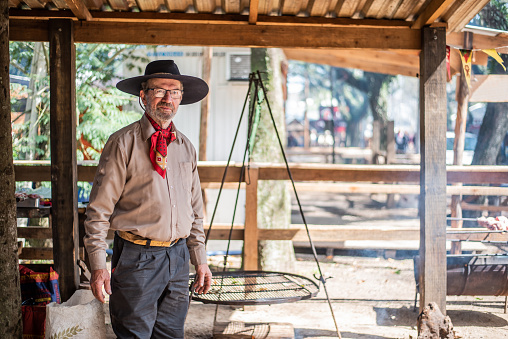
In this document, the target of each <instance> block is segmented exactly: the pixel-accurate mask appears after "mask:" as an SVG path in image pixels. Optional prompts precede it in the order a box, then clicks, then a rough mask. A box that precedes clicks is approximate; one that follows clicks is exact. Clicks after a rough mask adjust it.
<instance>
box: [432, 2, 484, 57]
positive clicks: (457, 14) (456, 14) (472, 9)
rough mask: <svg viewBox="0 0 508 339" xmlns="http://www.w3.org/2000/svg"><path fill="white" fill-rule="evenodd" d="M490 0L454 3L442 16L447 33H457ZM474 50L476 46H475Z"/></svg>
mask: <svg viewBox="0 0 508 339" xmlns="http://www.w3.org/2000/svg"><path fill="white" fill-rule="evenodd" d="M489 1H490V0H476V1H456V2H455V3H454V5H457V6H458V7H454V6H450V9H449V10H448V11H446V13H445V14H444V15H443V16H442V19H443V21H446V22H448V24H449V25H448V31H449V32H459V31H460V30H462V29H463V28H464V26H465V25H467V24H468V23H469V22H470V21H471V20H472V19H473V18H474V17H475V15H476V14H478V12H479V11H480V10H481V9H482V8H483V7H485V5H487V3H489ZM475 48H476V46H475Z"/></svg>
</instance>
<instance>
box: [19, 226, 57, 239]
mask: <svg viewBox="0 0 508 339" xmlns="http://www.w3.org/2000/svg"><path fill="white" fill-rule="evenodd" d="M52 237H53V231H52V229H51V228H49V227H35V226H28V227H18V238H29V239H51V238H52Z"/></svg>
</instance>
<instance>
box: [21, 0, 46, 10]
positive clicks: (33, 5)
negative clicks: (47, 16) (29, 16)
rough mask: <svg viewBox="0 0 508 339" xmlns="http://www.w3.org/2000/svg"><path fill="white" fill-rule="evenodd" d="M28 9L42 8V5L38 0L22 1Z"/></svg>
mask: <svg viewBox="0 0 508 339" xmlns="http://www.w3.org/2000/svg"><path fill="white" fill-rule="evenodd" d="M23 2H24V3H25V4H26V5H28V7H30V8H34V9H35V8H44V3H42V2H41V1H39V0H24V1H23Z"/></svg>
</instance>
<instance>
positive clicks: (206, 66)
mask: <svg viewBox="0 0 508 339" xmlns="http://www.w3.org/2000/svg"><path fill="white" fill-rule="evenodd" d="M212 56H213V48H212V47H203V72H202V79H203V80H204V81H205V82H206V83H207V84H208V85H209V86H210V79H211V73H212V72H211V70H212ZM210 98H211V95H210V94H209V95H207V96H206V98H204V99H203V100H201V120H200V124H199V157H198V159H199V160H200V161H206V144H207V139H208V117H209V116H210ZM201 195H202V196H203V206H204V208H203V215H204V217H205V219H206V205H207V198H206V190H204V189H202V190H201Z"/></svg>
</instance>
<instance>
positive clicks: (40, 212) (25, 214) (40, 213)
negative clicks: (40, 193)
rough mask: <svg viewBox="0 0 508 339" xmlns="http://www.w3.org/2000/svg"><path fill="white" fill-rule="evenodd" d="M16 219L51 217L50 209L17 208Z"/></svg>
mask: <svg viewBox="0 0 508 339" xmlns="http://www.w3.org/2000/svg"><path fill="white" fill-rule="evenodd" d="M16 215H17V217H18V218H47V217H49V216H50V215H51V207H39V208H34V207H17V208H16Z"/></svg>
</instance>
